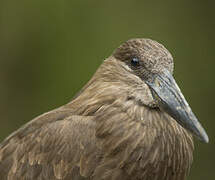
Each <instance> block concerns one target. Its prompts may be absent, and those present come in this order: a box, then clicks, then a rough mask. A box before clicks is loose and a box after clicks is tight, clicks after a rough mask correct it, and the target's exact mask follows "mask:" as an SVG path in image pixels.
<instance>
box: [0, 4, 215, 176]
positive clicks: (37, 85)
mask: <svg viewBox="0 0 215 180" xmlns="http://www.w3.org/2000/svg"><path fill="white" fill-rule="evenodd" d="M214 2H215V1H211V0H210V1H207V0H205V1H200V0H199V1H197V0H196V1H188V0H180V1H173V0H166V1H155V0H151V1H144V0H130V1H125V0H118V1H116V0H115V1H112V0H109V1H104V0H77V1H75V0H61V1H60V0H31V1H28V0H19V1H17V0H1V1H0V99H1V100H0V114H1V118H0V141H2V140H3V139H4V138H5V137H6V136H8V135H9V134H10V133H11V132H13V131H14V130H16V129H17V128H19V127H20V126H21V125H23V124H24V123H26V122H28V121H29V120H31V119H32V118H34V117H35V116H37V115H39V114H41V113H43V112H46V111H49V110H51V109H53V108H55V107H58V106H60V105H63V104H65V103H67V102H68V101H70V99H71V98H72V97H73V95H74V94H75V93H76V92H77V91H78V90H79V89H80V88H81V87H82V86H83V85H84V84H85V83H86V82H87V81H88V80H89V79H90V77H91V76H92V75H93V73H94V72H95V70H96V69H97V68H98V66H99V65H100V64H101V63H102V61H103V60H104V59H105V58H106V57H108V56H109V55H110V54H111V53H112V51H113V50H114V49H115V48H116V47H118V45H119V44H121V43H122V42H124V41H126V40H127V39H130V38H136V37H147V38H152V39H155V40H157V41H159V42H161V43H162V44H164V45H165V46H166V47H167V49H169V51H170V52H171V53H172V55H173V57H174V59H175V78H176V80H177V82H178V84H179V85H180V87H181V89H182V91H183V93H184V95H185V96H186V99H187V100H188V102H189V103H190V105H191V107H192V109H193V111H194V112H195V114H196V115H197V117H198V118H199V120H200V121H201V122H202V124H203V126H204V127H205V129H206V130H207V132H208V135H209V137H210V143H209V144H203V143H201V142H199V141H195V144H196V149H195V153H194V163H193V166H192V170H191V173H190V176H189V178H188V180H202V179H207V180H214V179H215V166H214V162H215V155H214V152H215V151H214V150H215V144H214V136H215V127H214V125H215V121H214V113H215V111H214V105H215V99H214V94H213V93H214V91H215V78H214V77H215V70H214V66H215V59H214V47H215V45H214V42H215V36H214V32H215V20H214V18H215V9H214V8H215V3H214Z"/></svg>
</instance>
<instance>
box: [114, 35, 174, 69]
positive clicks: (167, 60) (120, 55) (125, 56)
mask: <svg viewBox="0 0 215 180" xmlns="http://www.w3.org/2000/svg"><path fill="white" fill-rule="evenodd" d="M113 55H114V57H115V58H117V59H119V60H121V61H129V60H130V59H131V58H133V57H137V58H139V59H140V60H141V61H143V62H144V64H145V65H146V66H152V67H154V69H155V68H156V69H157V70H158V69H159V68H161V66H165V67H166V68H168V69H169V70H170V71H171V72H172V71H173V58H172V55H171V54H170V52H169V51H168V50H167V49H166V48H165V47H164V46H163V45H162V44H160V43H158V42H156V41H154V40H151V39H131V40H128V41H126V42H125V43H123V44H122V45H121V46H119V47H118V48H117V49H116V50H115V52H114V54H113Z"/></svg>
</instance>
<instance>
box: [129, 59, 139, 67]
mask: <svg viewBox="0 0 215 180" xmlns="http://www.w3.org/2000/svg"><path fill="white" fill-rule="evenodd" d="M139 64H140V62H139V59H138V58H136V57H134V58H132V59H131V65H132V66H139Z"/></svg>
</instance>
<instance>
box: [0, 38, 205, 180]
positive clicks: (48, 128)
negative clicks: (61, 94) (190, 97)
mask: <svg viewBox="0 0 215 180" xmlns="http://www.w3.org/2000/svg"><path fill="white" fill-rule="evenodd" d="M167 71H168V73H166V72H167ZM172 73H173V59H172V56H171V54H170V53H169V52H168V51H167V49H166V48H165V47H164V46H162V45H161V44H159V43H157V42H156V41H153V40H150V39H132V40H129V41H127V42H125V43H124V44H122V45H121V46H120V47H119V48H117V49H116V50H115V51H114V53H113V55H111V56H110V57H109V58H107V59H106V60H105V61H104V62H103V64H102V65H101V66H100V67H99V69H98V70H97V72H96V73H95V75H94V76H93V77H92V79H91V80H90V81H89V82H88V83H87V84H86V85H85V86H84V88H83V89H82V90H81V91H80V93H79V94H78V95H77V96H76V97H75V98H74V99H73V100H72V101H71V102H70V103H68V104H66V105H64V106H62V107H60V108H58V109H55V110H53V111H51V112H48V113H45V114H43V115H41V116H39V117H37V118H35V119H33V120H32V121H30V122H29V123H27V124H26V125H24V126H23V127H21V128H20V129H19V130H17V131H16V132H14V133H13V134H11V135H10V136H9V137H8V138H6V139H5V140H4V141H3V142H2V143H1V144H0V177H1V179H2V180H33V179H34V180H35V179H37V180H47V179H50V180H184V179H186V176H187V175H188V173H189V170H190V166H191V163H192V159H193V157H192V153H193V140H192V135H191V133H193V134H195V135H196V136H197V137H199V138H200V139H201V140H203V141H206V142H207V141H208V139H207V135H206V134H205V132H204V130H203V128H202V127H201V125H200V124H199V123H198V121H197V119H195V116H194V115H193V114H192V111H191V109H190V108H189V106H188V104H187V103H186V101H185V99H184V97H183V96H182V94H181V93H180V90H179V88H178V87H177V86H174V89H173V90H171V93H169V94H168V93H166V91H165V93H166V94H165V93H163V92H164V91H162V89H161V91H162V92H161V91H160V90H158V89H157V88H163V87H164V86H163V84H162V82H161V81H160V79H159V78H162V77H164V76H165V77H168V78H170V79H168V81H165V86H166V85H167V86H170V85H172V84H173V85H175V84H174V83H175V82H173V80H172V79H171V77H172V76H171V74H172ZM161 80H162V79H161ZM175 91H177V93H178V94H177V93H176V94H174V92H175ZM160 93H161V94H160ZM169 100H173V101H174V103H175V104H174V103H173V104H171V102H172V101H171V102H170V101H169ZM178 102H180V103H179V105H178V104H177V103H178ZM184 112H186V115H187V116H186V115H184V114H183V113H184ZM168 114H169V115H168ZM185 116H186V118H185ZM172 117H173V118H172ZM182 126H183V127H182ZM187 130H188V131H187Z"/></svg>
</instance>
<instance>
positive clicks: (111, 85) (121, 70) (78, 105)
mask: <svg viewBox="0 0 215 180" xmlns="http://www.w3.org/2000/svg"><path fill="white" fill-rule="evenodd" d="M128 101H129V103H130V104H129V106H132V103H131V102H134V103H135V104H138V105H140V106H148V107H154V104H153V103H154V100H153V98H152V95H151V91H150V90H149V88H148V86H147V85H146V84H145V83H144V82H143V81H142V80H141V79H139V78H138V77H137V76H135V75H132V74H131V73H128V69H127V67H126V66H125V65H124V64H123V63H120V62H118V61H117V60H116V59H115V58H113V57H110V58H108V59H107V60H105V61H104V63H103V64H102V65H101V66H100V67H99V68H98V70H97V72H96V73H95V74H94V76H93V77H92V79H91V80H90V81H89V82H88V83H87V84H86V85H85V86H84V87H83V89H82V90H81V91H80V92H79V93H78V94H77V96H76V97H75V98H74V99H73V100H72V102H71V103H69V104H68V105H67V106H70V107H71V108H72V109H74V111H75V113H77V114H80V115H94V113H95V112H97V110H98V109H100V108H101V107H102V106H108V105H112V107H113V106H118V107H121V108H124V107H125V102H128ZM126 108H129V107H128V106H127V105H126Z"/></svg>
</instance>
